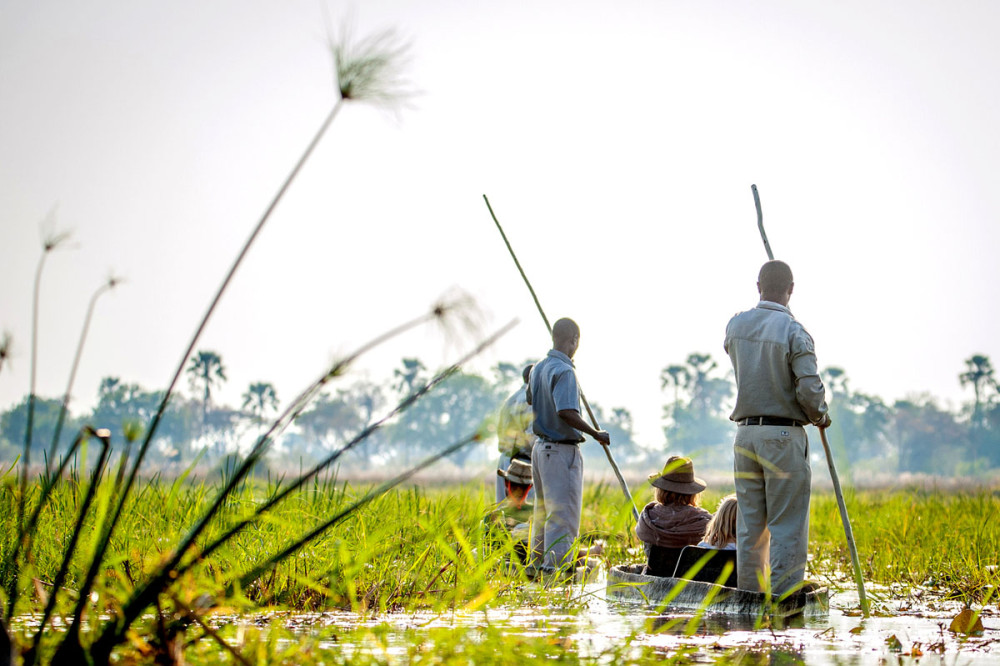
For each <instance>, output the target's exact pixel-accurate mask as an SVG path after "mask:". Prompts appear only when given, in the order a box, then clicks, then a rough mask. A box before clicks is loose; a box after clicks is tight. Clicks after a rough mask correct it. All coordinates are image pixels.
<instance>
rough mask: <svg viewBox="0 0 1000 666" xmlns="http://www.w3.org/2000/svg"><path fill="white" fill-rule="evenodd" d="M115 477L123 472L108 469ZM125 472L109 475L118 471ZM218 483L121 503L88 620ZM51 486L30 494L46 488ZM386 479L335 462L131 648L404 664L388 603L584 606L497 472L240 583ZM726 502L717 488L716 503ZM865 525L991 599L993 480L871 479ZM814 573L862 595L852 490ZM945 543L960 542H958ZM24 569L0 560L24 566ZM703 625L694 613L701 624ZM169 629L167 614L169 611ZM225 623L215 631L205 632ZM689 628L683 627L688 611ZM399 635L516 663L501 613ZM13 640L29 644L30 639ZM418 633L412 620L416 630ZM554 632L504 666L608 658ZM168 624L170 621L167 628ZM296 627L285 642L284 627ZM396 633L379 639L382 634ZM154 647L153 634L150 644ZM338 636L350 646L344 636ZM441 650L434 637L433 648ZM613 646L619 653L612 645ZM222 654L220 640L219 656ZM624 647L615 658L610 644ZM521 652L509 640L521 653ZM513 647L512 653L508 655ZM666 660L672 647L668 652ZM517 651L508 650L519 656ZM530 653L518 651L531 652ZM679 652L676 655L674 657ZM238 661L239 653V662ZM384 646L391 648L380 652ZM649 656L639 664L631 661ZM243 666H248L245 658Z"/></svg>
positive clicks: (250, 507)
mask: <svg viewBox="0 0 1000 666" xmlns="http://www.w3.org/2000/svg"><path fill="white" fill-rule="evenodd" d="M109 474H111V472H109ZM15 483H16V480H15V479H14V478H12V475H8V477H6V478H5V479H4V488H3V494H2V501H0V553H2V552H6V550H7V549H9V548H10V547H11V545H12V544H13V543H14V542H15V541H16V538H17V533H16V504H15V500H14V493H13V492H12V490H13V488H12V486H13V485H14V484H15ZM109 485H110V484H109ZM216 486H217V482H216V481H215V480H212V481H185V480H177V481H173V482H168V481H164V480H159V479H154V480H151V481H146V482H143V483H141V484H140V485H139V486H138V487H137V489H136V492H135V493H133V495H132V496H130V498H129V500H128V502H127V503H126V506H125V510H124V512H123V514H122V518H121V520H122V525H121V530H120V532H119V533H120V534H121V535H122V536H121V537H119V538H117V539H115V540H114V543H113V545H112V550H111V551H110V552H109V553H108V556H107V559H106V561H107V563H108V565H107V566H106V567H105V568H104V569H103V572H102V574H101V576H100V577H99V579H98V582H97V585H96V586H95V588H94V595H93V598H92V603H90V604H89V605H88V610H87V612H88V614H89V615H88V616H87V617H86V618H85V619H87V620H89V621H96V620H97V619H98V618H99V616H106V615H107V614H108V613H113V612H115V611H116V610H117V609H118V608H119V606H120V604H121V603H122V601H123V600H124V599H126V598H128V596H129V594H131V592H132V590H133V589H134V587H135V585H136V584H137V582H138V581H141V580H142V579H143V578H144V577H146V576H148V575H149V574H150V573H151V572H152V571H154V570H155V569H156V568H157V567H158V566H159V565H160V564H161V563H162V561H163V558H165V557H167V556H168V555H169V554H170V553H171V552H172V551H173V549H174V548H175V547H176V545H177V543H178V542H179V541H180V540H181V539H183V538H184V536H185V534H186V533H187V531H188V530H189V529H190V527H191V525H192V524H193V523H194V522H195V521H197V520H198V518H199V516H201V515H202V514H203V513H204V511H205V509H206V507H207V506H208V505H209V504H210V503H211V501H212V500H213V498H214V497H215V495H216V494H217V492H218V488H217V487H216ZM87 487H88V486H87V475H86V474H79V473H77V474H75V475H74V476H73V478H72V479H71V482H69V483H65V484H61V485H59V486H56V488H55V489H54V490H53V492H52V496H51V499H50V504H49V506H48V507H47V508H46V509H45V510H44V511H43V512H42V513H41V514H40V516H39V521H38V534H39V535H41V536H40V537H39V538H37V539H36V545H35V549H34V551H33V552H34V557H33V559H32V562H31V563H30V564H29V571H28V572H27V573H28V574H29V575H24V574H25V572H22V576H21V581H22V583H21V584H22V594H21V601H20V604H19V606H18V608H17V611H18V615H19V616H21V617H23V616H25V614H28V613H38V612H40V610H41V607H42V606H44V604H45V600H46V597H47V595H48V585H49V584H50V583H51V581H52V580H53V577H54V576H55V572H56V570H57V569H58V567H59V564H60V562H61V559H62V552H63V547H64V545H65V539H66V538H67V535H68V534H69V531H70V530H72V526H73V521H74V518H75V516H76V515H77V512H78V511H79V507H80V505H81V502H82V501H83V499H84V497H85V493H86V490H87ZM281 487H282V486H281V484H280V483H278V482H276V481H275V480H274V479H270V480H269V479H266V478H265V479H253V480H250V481H248V482H247V483H245V484H242V485H241V486H240V487H239V488H238V489H237V490H236V491H235V492H233V493H232V494H231V496H230V497H229V498H228V500H227V503H226V506H225V508H224V512H223V513H222V516H221V518H222V519H221V520H219V521H217V522H216V523H213V525H211V526H209V528H207V530H206V533H205V535H204V542H205V543H209V542H211V541H212V540H214V538H215V537H217V536H218V535H219V534H221V533H222V532H223V531H224V530H225V529H226V527H227V526H228V525H229V524H231V523H233V522H236V521H239V520H241V519H242V518H245V517H247V516H249V515H251V514H252V513H253V512H254V511H255V510H256V508H257V507H258V506H260V504H261V503H262V502H264V501H266V500H267V498H268V497H272V496H274V495H275V493H277V492H278V491H279V490H280V489H281ZM38 489H39V485H38V484H35V485H34V486H33V487H32V489H31V490H32V492H29V498H32V497H37V496H38ZM370 490H371V487H370V486H367V485H356V484H353V483H351V482H345V481H340V480H337V479H336V478H335V477H334V476H331V475H324V476H320V477H317V478H314V479H313V480H312V481H311V483H309V484H306V485H303V486H302V487H300V488H298V489H297V490H296V491H295V492H294V493H293V494H292V495H291V496H289V497H288V498H287V499H286V501H285V502H283V503H282V504H280V505H278V506H276V507H275V508H274V509H273V510H272V511H270V512H268V514H267V517H266V518H265V519H263V520H259V521H256V522H254V523H253V524H252V525H251V526H249V527H248V528H247V529H245V530H243V531H242V532H240V533H239V534H238V535H236V536H235V537H233V538H232V539H230V540H228V541H227V542H225V543H224V545H222V546H220V547H219V548H218V549H217V550H216V551H215V552H213V553H212V555H211V556H209V557H207V558H205V559H203V560H199V561H197V562H196V564H195V565H194V566H192V567H190V568H189V569H188V570H187V571H186V572H185V573H183V574H182V575H181V577H180V579H178V580H177V581H176V582H175V584H174V585H173V586H172V588H171V592H170V594H165V595H161V597H160V601H159V606H160V609H161V610H160V613H161V616H162V617H164V618H166V619H167V620H168V621H169V622H168V624H169V623H171V622H172V623H173V625H172V626H174V627H175V632H174V634H173V635H165V634H164V635H161V636H160V638H157V636H158V635H160V634H158V629H157V627H156V626H155V625H156V624H157V621H156V620H155V619H151V618H147V619H145V620H143V621H141V622H140V623H139V625H137V629H139V631H138V632H137V633H136V634H135V636H143V637H144V638H143V639H141V640H139V639H138V638H136V639H134V640H132V641H131V642H130V643H128V644H126V645H124V646H122V647H121V648H119V651H120V652H122V653H123V654H124V653H132V652H135V653H136V654H141V653H142V652H143V650H146V649H149V650H154V649H158V648H157V646H156V645H154V644H155V643H156V641H157V640H160V641H161V642H162V641H170V640H174V641H179V644H180V645H182V646H184V650H185V651H186V655H187V658H188V659H189V660H192V661H193V662H195V663H198V662H200V661H203V660H204V663H208V662H211V661H212V660H213V659H217V658H220V657H219V655H220V654H221V653H225V654H229V653H228V652H225V650H224V649H223V648H222V647H221V646H220V645H221V644H220V643H219V641H220V640H222V641H224V642H225V643H226V645H227V646H229V647H231V648H233V649H234V650H237V651H238V652H239V653H240V654H242V655H244V656H246V657H249V658H251V659H250V660H251V663H263V662H261V660H260V657H261V656H264V657H265V661H266V663H295V660H296V659H299V660H305V661H304V662H303V663H309V660H310V659H312V660H315V661H316V663H319V662H322V663H362V664H364V663H373V664H374V663H390V662H386V661H385V660H384V658H385V655H384V654H382V650H383V648H384V649H388V643H387V642H385V641H387V639H386V637H385V636H384V635H382V636H381V638H380V631H382V632H384V631H387V630H385V629H382V630H379V629H377V628H371V627H368V628H366V625H365V622H377V621H378V620H380V619H381V618H384V617H386V614H388V613H399V612H405V613H418V612H419V613H430V614H432V615H442V614H443V615H444V616H447V614H448V613H452V612H456V611H460V612H466V613H468V612H477V611H481V610H486V609H489V608H493V609H497V608H523V607H529V608H534V609H536V610H537V612H538V617H539V621H540V622H542V623H544V622H545V619H544V618H545V617H546V616H547V614H548V613H553V612H556V613H570V614H572V613H576V612H582V611H583V609H584V607H585V604H586V598H587V597H586V595H583V594H582V593H581V592H582V588H579V587H576V588H574V587H570V588H557V589H551V590H546V589H543V588H540V587H538V586H537V585H530V584H528V581H527V580H526V579H525V578H524V577H523V575H522V573H521V571H520V569H519V568H517V567H511V566H510V565H509V564H508V560H509V558H510V556H511V554H512V553H513V549H512V544H511V542H510V540H509V539H507V538H505V537H504V536H503V535H502V534H492V535H490V534H488V533H487V532H485V531H484V530H483V528H482V525H481V519H482V517H483V516H484V515H485V514H486V512H487V511H489V509H490V508H491V505H490V495H491V493H492V486H489V485H488V484H484V483H481V482H470V483H467V484H462V485H455V484H452V485H448V486H436V487H420V486H416V485H414V486H409V487H405V488H402V487H401V488H397V489H396V490H394V491H391V492H388V493H386V494H384V495H382V496H379V497H376V498H375V499H373V500H371V501H370V502H369V503H367V504H365V505H363V506H360V507H359V508H358V509H357V510H356V511H354V512H353V513H351V514H350V515H349V516H348V517H347V518H346V519H345V520H344V521H343V522H342V523H340V524H339V525H338V526H337V528H336V529H334V530H330V531H329V532H328V533H325V534H324V535H323V536H321V537H320V538H318V539H315V540H314V541H312V542H311V543H309V544H308V545H307V546H306V547H305V548H303V549H302V550H301V551H300V552H298V553H297V554H295V555H293V556H291V557H288V558H286V559H285V560H283V561H280V562H278V563H276V564H275V565H274V566H273V567H270V568H268V570H267V571H266V572H265V573H263V574H261V575H260V576H259V577H257V578H255V579H254V580H253V581H252V582H251V583H250V584H248V585H245V586H240V585H239V584H238V581H239V579H240V578H241V576H243V575H244V574H245V573H246V572H247V571H249V570H252V569H253V568H254V567H255V566H256V565H258V564H259V563H260V561H261V559H262V558H264V557H266V556H267V555H268V554H271V553H274V552H277V551H279V550H280V549H281V548H282V547H283V546H284V545H285V544H286V543H287V542H288V541H289V539H291V538H292V537H294V536H296V535H298V534H300V533H301V532H302V531H303V530H304V529H306V528H308V527H309V526H311V525H316V524H318V523H321V522H322V521H323V520H325V519H326V518H328V517H329V516H331V515H333V514H335V513H336V512H338V511H341V510H343V509H344V508H345V507H348V506H350V505H351V504H352V503H353V502H357V500H358V499H359V498H362V497H364V496H365V495H366V493H368V492H369V491H370ZM616 491H617V488H615V487H614V486H611V485H607V484H597V485H588V487H587V488H586V491H585V496H584V507H586V508H585V511H584V515H583V527H582V532H583V534H584V536H585V538H602V539H605V540H606V541H607V549H606V551H605V552H606V556H607V558H608V560H609V562H610V563H612V564H615V563H623V562H626V561H634V560H635V559H636V556H635V555H634V552H635V549H636V548H637V547H638V541H636V539H635V537H634V536H633V535H632V531H631V527H632V526H631V519H630V516H629V509H628V507H627V506H623V502H622V500H621V497H620V495H619V494H618V493H617V492H616ZM706 501H709V503H711V502H710V498H709V500H706ZM848 501H849V503H850V508H851V515H852V516H854V520H855V523H856V526H855V527H856V529H855V533H856V536H857V539H858V546H859V549H860V551H861V554H862V560H863V562H864V566H865V577H866V581H867V582H869V583H872V584H874V585H876V586H885V587H894V586H895V588H897V592H896V593H895V594H897V595H901V594H908V593H910V592H916V591H918V590H927V591H929V592H931V593H937V594H940V595H942V596H944V597H953V598H959V599H963V600H965V601H967V602H968V603H970V604H974V603H976V602H977V601H978V602H982V601H983V599H984V596H985V595H986V594H988V593H989V592H988V590H989V589H990V588H989V586H990V585H993V586H996V585H997V584H998V583H1000V580H998V576H1000V574H998V572H997V569H996V568H995V565H996V562H995V558H996V557H997V553H998V552H1000V528H998V526H997V522H998V521H997V520H996V517H997V515H998V511H1000V498H998V497H997V496H995V495H993V494H991V493H989V492H985V491H982V492H970V493H945V492H933V491H914V492H907V493H902V492H876V491H869V492H860V493H853V494H849V495H848ZM109 502H110V497H103V498H102V497H101V496H100V495H99V496H98V499H97V500H96V503H97V504H98V506H99V507H101V506H103V508H99V509H98V511H96V512H92V513H91V514H90V515H89V516H88V518H87V519H86V520H85V521H84V523H83V530H82V534H81V545H80V547H79V548H78V552H77V555H76V556H75V557H74V560H73V563H72V565H71V567H70V570H69V572H68V576H67V578H66V580H65V581H64V583H63V585H64V587H66V588H67V589H69V590H73V589H76V586H77V585H78V584H79V582H80V580H81V578H82V576H83V575H84V572H85V568H86V564H87V562H88V558H89V554H90V552H91V549H92V548H93V542H94V534H96V533H98V532H99V522H100V520H101V515H102V511H103V512H106V511H107V505H108V504H109ZM811 536H812V545H811V549H810V552H811V553H812V554H813V555H814V558H813V560H812V563H811V567H812V570H811V571H810V576H812V577H815V578H818V579H820V580H826V581H828V582H831V583H833V584H834V585H835V586H837V587H839V588H840V589H844V590H849V589H850V588H851V579H850V576H849V554H848V553H847V549H846V545H844V539H843V534H842V528H841V526H840V518H839V514H838V510H837V506H836V500H835V498H834V497H833V496H832V495H828V494H815V495H814V496H813V502H812V524H811ZM944 544H947V547H945V546H944ZM11 574H12V572H9V571H4V572H0V575H2V576H3V577H5V578H6V577H9V576H10V575H11ZM64 596H65V598H60V600H59V602H58V604H57V607H56V617H60V616H65V615H66V614H69V613H71V612H72V608H71V606H72V602H73V601H75V599H73V595H72V594H69V595H64ZM266 609H275V610H278V611H282V612H294V613H306V612H324V611H325V612H331V611H345V612H349V613H351V614H352V616H353V617H355V618H357V619H356V625H355V626H353V627H351V628H350V629H347V630H345V629H341V630H338V631H339V633H338V631H333V630H331V631H330V632H329V633H330V634H331V635H332V634H336V638H333V637H330V636H327V638H323V636H324V635H325V632H324V631H318V632H310V633H309V635H308V637H302V636H298V637H296V636H295V635H294V631H293V629H294V628H293V627H285V626H283V625H282V622H281V620H280V617H276V619H275V620H274V622H273V623H268V622H266V621H263V625H261V622H262V620H261V619H260V618H261V617H266V616H261V615H260V613H261V612H262V611H263V610H266ZM685 622H686V623H687V624H691V623H690V622H688V621H687V620H685ZM161 624H162V623H161ZM202 624H204V625H205V627H208V628H211V627H216V628H217V629H218V632H217V633H216V630H215V629H211V632H212V634H215V635H214V637H213V635H211V634H209V632H207V631H206V629H205V627H202V626H201V625H202ZM675 624H680V623H675ZM407 631H409V632H410V633H412V636H410V637H407V636H406V635H398V636H396V637H395V638H394V641H395V642H394V643H393V644H394V645H396V646H397V648H398V646H399V645H408V647H407V648H405V651H406V652H407V654H406V656H405V657H402V662H400V663H478V662H481V661H483V660H485V658H486V657H485V656H486V655H489V656H490V660H491V663H505V662H504V661H502V660H500V661H497V659H495V658H494V657H497V656H498V655H499V654H500V653H499V652H497V650H498V647H497V646H496V645H493V644H491V640H492V637H493V635H494V634H495V633H497V632H501V633H502V631H501V629H498V628H491V627H490V626H488V624H487V626H485V627H476V628H474V629H470V628H469V627H452V628H445V629H441V628H435V629H434V630H433V631H431V630H419V629H416V628H412V629H409V630H407ZM14 633H15V635H16V636H18V638H19V640H25V636H21V635H18V631H17V630H16V629H15V631H14ZM48 633H49V634H51V637H46V638H45V640H44V641H43V644H42V654H41V656H42V657H43V659H42V661H43V662H44V655H45V654H46V650H51V649H52V644H50V643H49V641H54V640H57V638H58V632H48ZM402 633H403V634H406V631H403V632H402ZM543 633H545V637H535V636H521V635H518V636H517V637H516V640H515V641H513V642H512V643H511V645H512V647H511V648H509V650H510V651H509V657H510V659H511V661H509V662H506V663H534V660H537V661H539V662H540V661H541V660H542V659H543V658H545V655H549V656H551V655H553V654H559V655H561V658H562V659H563V660H564V661H565V662H566V663H598V661H599V660H598V661H594V659H596V656H595V654H592V653H591V652H590V651H588V650H582V651H581V647H580V646H579V645H578V640H577V639H571V638H570V637H568V636H560V635H559V631H558V630H553V631H552V632H548V631H546V632H543ZM161 634H162V632H161ZM279 639H280V640H279ZM380 640H381V641H383V643H384V645H382V647H381V648H380V647H379V646H380V642H379V641H380ZM146 643H148V645H145V646H144V644H146ZM335 643H345V644H347V646H352V647H346V646H345V647H340V648H338V647H337V646H336V645H335ZM429 645H433V646H434V649H433V650H431V649H430V648H429V647H428V646H429ZM608 650H611V652H608ZM220 651H221V652H220ZM648 652H649V650H648V648H646V647H643V646H641V645H631V646H630V641H624V642H623V644H622V645H619V646H615V647H614V648H604V647H601V648H599V649H597V653H599V654H603V655H604V656H603V657H602V659H607V658H612V657H613V659H614V663H640V660H641V658H643V657H642V655H646V656H647V657H651V655H650V654H647V653H648ZM612 653H613V654H612ZM380 654H382V656H381V657H380V656H379V655H380ZM448 654H450V655H452V657H453V662H450V661H447V660H445V661H433V660H432V657H433V655H438V657H440V656H441V655H448ZM505 654H506V653H505ZM501 656H502V655H501ZM661 656H662V655H661ZM503 658H507V657H503ZM515 658H516V659H515ZM669 658H678V659H680V656H679V655H678V654H675V655H673V656H670V657H669ZM232 659H233V660H236V658H235V657H232ZM380 659H382V661H380ZM633 660H634V661H633ZM233 663H239V662H238V661H234V662H233Z"/></svg>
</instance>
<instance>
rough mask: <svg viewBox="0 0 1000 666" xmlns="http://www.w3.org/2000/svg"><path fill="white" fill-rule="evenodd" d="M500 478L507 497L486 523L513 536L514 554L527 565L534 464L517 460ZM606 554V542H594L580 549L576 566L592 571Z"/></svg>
mask: <svg viewBox="0 0 1000 666" xmlns="http://www.w3.org/2000/svg"><path fill="white" fill-rule="evenodd" d="M497 475H498V476H500V477H501V478H503V479H504V491H505V493H506V496H505V497H504V499H503V501H502V502H500V503H499V504H498V505H497V507H496V508H495V509H493V511H491V512H490V513H488V514H487V515H486V517H485V518H484V519H483V522H484V523H485V524H486V526H487V527H489V528H500V529H505V530H506V531H507V533H508V534H510V538H511V539H512V540H513V542H514V553H515V554H516V555H517V558H518V561H519V562H520V563H521V564H524V563H525V562H526V561H527V556H528V538H529V533H530V529H531V518H532V514H533V511H534V507H533V505H532V504H531V502H529V501H527V497H528V492H529V491H530V490H531V484H532V479H531V463H528V462H525V461H523V460H521V459H520V458H514V459H513V460H511V461H510V465H509V466H508V467H507V469H506V470H497ZM603 553H604V541H602V540H597V541H594V542H593V543H591V544H590V545H589V546H585V547H580V548H578V549H577V551H576V560H575V565H576V566H584V565H586V566H589V567H591V568H592V567H594V566H596V565H597V560H596V559H595V558H597V557H598V556H600V555H602V554H603Z"/></svg>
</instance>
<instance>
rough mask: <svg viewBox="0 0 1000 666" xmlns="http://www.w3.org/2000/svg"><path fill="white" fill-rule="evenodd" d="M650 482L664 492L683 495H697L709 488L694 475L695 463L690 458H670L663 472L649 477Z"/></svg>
mask: <svg viewBox="0 0 1000 666" xmlns="http://www.w3.org/2000/svg"><path fill="white" fill-rule="evenodd" d="M649 482H650V483H651V484H652V485H653V486H655V487H657V488H662V489H663V490H669V491H670V492H674V493H680V494H681V495H697V494H698V493H700V492H701V491H703V490H705V488H707V487H708V486H707V485H706V484H705V482H704V481H703V480H701V479H699V478H698V477H697V476H695V475H694V463H693V462H691V459H690V458H683V457H681V456H670V457H669V458H668V459H667V464H666V465H664V466H663V471H660V472H654V473H652V474H650V475H649Z"/></svg>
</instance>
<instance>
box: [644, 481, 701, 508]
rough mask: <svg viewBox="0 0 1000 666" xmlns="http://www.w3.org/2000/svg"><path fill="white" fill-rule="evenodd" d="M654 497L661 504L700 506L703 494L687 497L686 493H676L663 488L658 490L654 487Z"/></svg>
mask: <svg viewBox="0 0 1000 666" xmlns="http://www.w3.org/2000/svg"><path fill="white" fill-rule="evenodd" d="M653 497H654V498H655V499H656V501H657V502H659V503H660V504H681V505H684V504H686V505H688V506H698V504H699V498H700V497H701V493H696V494H694V495H685V494H684V493H675V492H674V491H672V490H664V489H663V488H657V487H655V486H654V487H653Z"/></svg>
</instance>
